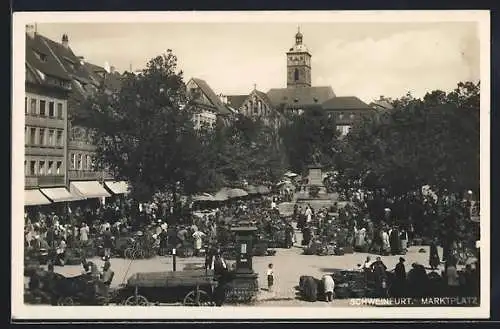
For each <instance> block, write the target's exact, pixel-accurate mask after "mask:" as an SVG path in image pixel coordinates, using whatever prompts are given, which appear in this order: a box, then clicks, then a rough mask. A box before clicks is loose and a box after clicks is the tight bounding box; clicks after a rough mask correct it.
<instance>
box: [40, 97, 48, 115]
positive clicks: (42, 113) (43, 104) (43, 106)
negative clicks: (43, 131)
mask: <svg viewBox="0 0 500 329" xmlns="http://www.w3.org/2000/svg"><path fill="white" fill-rule="evenodd" d="M46 103H47V102H46V101H42V100H41V101H40V115H41V116H45V104H46Z"/></svg>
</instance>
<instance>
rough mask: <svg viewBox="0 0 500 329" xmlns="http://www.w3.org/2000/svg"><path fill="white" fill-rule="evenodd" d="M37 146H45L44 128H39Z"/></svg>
mask: <svg viewBox="0 0 500 329" xmlns="http://www.w3.org/2000/svg"><path fill="white" fill-rule="evenodd" d="M38 144H39V145H44V144H45V129H44V128H40V136H39V139H38Z"/></svg>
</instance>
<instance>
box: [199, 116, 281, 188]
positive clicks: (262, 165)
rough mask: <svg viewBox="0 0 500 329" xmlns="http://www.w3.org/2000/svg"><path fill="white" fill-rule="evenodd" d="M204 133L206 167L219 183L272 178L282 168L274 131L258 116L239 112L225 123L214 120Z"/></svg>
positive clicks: (263, 180)
mask: <svg viewBox="0 0 500 329" xmlns="http://www.w3.org/2000/svg"><path fill="white" fill-rule="evenodd" d="M205 134H206V136H209V137H208V138H209V139H210V142H209V144H208V148H207V149H206V150H205V152H206V153H207V159H206V163H208V164H210V168H209V169H207V170H208V171H210V172H211V173H212V174H211V175H212V176H213V177H216V178H217V179H216V180H217V182H218V184H219V185H220V184H224V185H227V184H231V183H235V182H240V183H241V182H242V181H247V182H248V183H250V184H261V183H264V182H275V181H277V180H278V179H279V178H281V177H282V175H283V173H284V172H285V162H284V160H283V156H282V153H281V151H280V148H279V144H278V141H277V136H276V134H275V131H274V129H273V128H272V127H270V126H267V125H265V124H264V123H263V122H262V121H261V120H260V119H252V118H248V117H245V116H243V115H239V116H237V117H236V118H235V120H232V121H231V122H230V123H229V124H222V123H221V122H218V124H217V126H216V128H215V129H214V130H211V131H207V132H205Z"/></svg>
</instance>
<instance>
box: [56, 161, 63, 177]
mask: <svg viewBox="0 0 500 329" xmlns="http://www.w3.org/2000/svg"><path fill="white" fill-rule="evenodd" d="M61 170H62V161H57V163H56V175H60V174H61Z"/></svg>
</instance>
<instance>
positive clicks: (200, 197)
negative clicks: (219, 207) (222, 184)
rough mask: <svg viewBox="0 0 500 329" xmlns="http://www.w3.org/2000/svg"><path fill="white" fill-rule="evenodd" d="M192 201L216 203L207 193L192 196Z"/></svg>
mask: <svg viewBox="0 0 500 329" xmlns="http://www.w3.org/2000/svg"><path fill="white" fill-rule="evenodd" d="M193 200H194V201H216V200H215V199H214V196H213V195H211V194H208V193H203V194H198V195H195V196H193Z"/></svg>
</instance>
